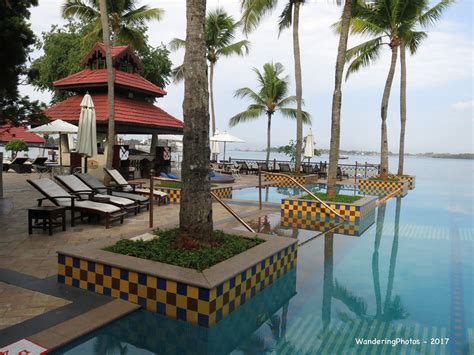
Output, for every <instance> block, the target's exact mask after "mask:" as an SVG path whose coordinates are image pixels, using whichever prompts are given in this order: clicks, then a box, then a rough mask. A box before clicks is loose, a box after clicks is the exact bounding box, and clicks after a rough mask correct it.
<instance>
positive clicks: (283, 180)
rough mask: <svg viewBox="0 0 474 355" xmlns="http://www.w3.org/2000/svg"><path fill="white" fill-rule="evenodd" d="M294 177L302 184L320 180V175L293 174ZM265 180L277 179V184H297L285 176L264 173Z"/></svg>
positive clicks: (284, 185)
mask: <svg viewBox="0 0 474 355" xmlns="http://www.w3.org/2000/svg"><path fill="white" fill-rule="evenodd" d="M291 177H292V178H293V179H295V180H296V181H298V182H299V183H300V184H302V185H305V184H310V183H317V182H318V175H298V176H296V175H291ZM263 178H264V181H275V185H276V186H283V187H286V186H295V185H296V184H295V183H294V182H293V181H292V180H290V179H288V178H287V177H285V176H280V175H264V177H263Z"/></svg>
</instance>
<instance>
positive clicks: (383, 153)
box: [380, 45, 398, 179]
mask: <svg viewBox="0 0 474 355" xmlns="http://www.w3.org/2000/svg"><path fill="white" fill-rule="evenodd" d="M391 48H392V60H391V63H390V70H389V71H388V75H387V80H386V81H385V88H384V90H383V96H382V105H381V107H380V114H381V118H382V125H381V141H380V177H381V178H382V179H386V178H387V177H388V173H389V171H388V137H387V114H388V101H389V99H390V91H391V90H392V83H393V77H394V75H395V68H396V66H397V56H398V46H397V45H392V47H391Z"/></svg>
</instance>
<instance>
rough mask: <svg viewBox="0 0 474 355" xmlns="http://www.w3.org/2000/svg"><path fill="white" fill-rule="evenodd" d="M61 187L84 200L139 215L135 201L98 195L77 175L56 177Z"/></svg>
mask: <svg viewBox="0 0 474 355" xmlns="http://www.w3.org/2000/svg"><path fill="white" fill-rule="evenodd" d="M54 178H55V179H56V180H58V181H59V182H60V183H61V185H63V186H64V187H65V188H66V189H68V190H69V191H70V192H71V193H73V194H74V195H77V196H80V197H81V198H82V199H90V200H93V201H99V202H102V201H104V202H106V203H110V204H112V205H115V206H118V207H122V208H125V209H126V210H127V211H134V212H135V214H137V213H138V204H137V203H136V202H135V201H134V200H130V199H128V198H124V197H118V196H113V195H107V194H101V193H97V192H96V191H94V190H93V189H91V188H90V187H89V186H87V185H86V184H84V182H83V181H82V180H81V179H79V178H78V177H77V176H75V175H57V176H55V177H54Z"/></svg>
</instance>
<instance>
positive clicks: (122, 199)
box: [94, 194, 135, 206]
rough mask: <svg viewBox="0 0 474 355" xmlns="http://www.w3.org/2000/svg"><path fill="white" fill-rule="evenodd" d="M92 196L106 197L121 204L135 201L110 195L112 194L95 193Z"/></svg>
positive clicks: (126, 204)
mask: <svg viewBox="0 0 474 355" xmlns="http://www.w3.org/2000/svg"><path fill="white" fill-rule="evenodd" d="M94 197H107V198H108V199H109V200H110V202H112V203H116V204H118V205H122V206H130V205H133V204H134V203H135V201H132V200H130V199H128V198H123V197H118V196H112V195H104V194H97V195H94Z"/></svg>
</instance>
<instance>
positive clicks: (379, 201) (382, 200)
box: [375, 188, 403, 207]
mask: <svg viewBox="0 0 474 355" xmlns="http://www.w3.org/2000/svg"><path fill="white" fill-rule="evenodd" d="M401 190H403V188H399V189H398V190H395V191H393V192H390V193H389V194H388V195H387V196H385V197H382V198H381V199H380V200H378V201H377V202H376V203H375V206H377V207H378V206H380V205H381V204H383V203H385V202H387V201H388V200H390V199H391V198H392V197H393V196H395V195H396V194H398V193H399V192H400V191H401Z"/></svg>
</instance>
